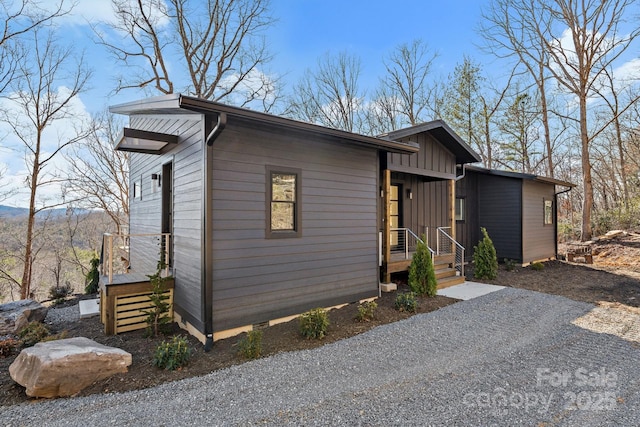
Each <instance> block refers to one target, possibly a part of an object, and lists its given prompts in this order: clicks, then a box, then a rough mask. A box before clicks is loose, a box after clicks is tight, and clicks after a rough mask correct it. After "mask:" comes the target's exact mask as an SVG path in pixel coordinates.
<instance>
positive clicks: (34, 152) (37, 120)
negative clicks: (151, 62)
mask: <svg viewBox="0 0 640 427" xmlns="http://www.w3.org/2000/svg"><path fill="white" fill-rule="evenodd" d="M53 37H54V36H53V34H52V33H51V32H47V33H46V35H43V34H42V33H41V32H40V30H35V31H33V42H32V44H31V45H30V46H29V50H30V55H29V56H28V57H26V56H25V57H22V58H20V61H19V62H18V67H17V71H16V72H17V75H16V78H15V79H14V80H13V82H12V84H11V89H12V92H11V93H10V94H9V95H8V99H9V101H10V103H11V105H12V106H13V107H14V108H11V109H7V110H6V111H3V112H2V115H1V116H0V118H1V120H2V121H4V122H5V123H7V124H8V125H9V127H10V128H11V130H12V134H13V136H14V137H15V138H16V139H17V145H18V146H20V147H21V149H22V150H23V152H24V156H25V166H26V168H27V170H28V176H27V179H26V186H27V188H28V190H29V214H28V217H27V224H26V226H27V229H26V235H25V244H24V255H23V256H22V261H23V263H24V265H23V274H22V279H21V281H20V296H21V298H27V297H28V296H29V294H30V290H31V279H32V270H33V264H34V260H35V257H36V255H37V252H35V251H34V250H33V249H34V246H33V243H34V242H33V238H34V235H35V230H34V227H35V220H36V214H37V213H38V212H40V211H42V210H43V209H46V208H50V207H53V206H58V205H59V203H55V202H53V203H52V202H49V203H47V202H46V201H44V200H42V198H40V197H39V192H40V191H41V190H43V189H44V188H45V187H47V186H49V185H51V184H59V183H61V178H60V177H58V176H56V175H55V173H54V172H53V171H51V167H50V165H51V164H52V163H53V162H54V160H55V159H56V158H57V157H59V155H60V153H62V152H63V151H64V150H65V149H66V148H67V147H69V146H70V145H72V144H74V143H76V142H78V141H80V140H82V139H83V138H85V137H86V136H87V132H86V131H84V130H83V129H75V130H74V132H73V136H71V137H69V138H64V139H62V140H61V139H57V138H55V137H54V138H51V134H50V133H49V132H47V131H48V130H49V129H50V128H51V127H52V126H53V125H54V123H55V122H56V121H58V120H61V119H65V118H70V117H73V111H72V104H73V100H74V99H75V97H76V96H77V95H78V94H79V93H81V92H82V91H83V90H84V88H85V86H86V84H87V80H88V79H89V76H90V72H89V71H88V70H87V69H86V68H85V66H84V63H83V62H82V59H80V60H79V61H77V62H76V63H75V64H74V65H71V64H70V63H71V62H72V61H73V59H74V58H73V56H72V54H71V48H62V47H59V46H58V45H56V43H55V42H54V38H53Z"/></svg>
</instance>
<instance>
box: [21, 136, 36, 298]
mask: <svg viewBox="0 0 640 427" xmlns="http://www.w3.org/2000/svg"><path fill="white" fill-rule="evenodd" d="M39 146H40V144H39V143H38V147H39ZM39 151H40V150H39V149H37V150H36V155H35V158H34V160H33V171H32V173H31V185H30V187H31V188H30V190H31V196H30V198H29V216H28V217H27V235H26V239H25V245H24V271H23V272H22V282H21V283H20V299H27V298H29V297H30V294H31V272H32V271H33V268H32V264H33V259H32V256H33V255H32V252H33V227H34V225H35V219H36V190H37V188H38V173H39V163H38V155H39Z"/></svg>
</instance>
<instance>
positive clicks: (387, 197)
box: [382, 169, 391, 283]
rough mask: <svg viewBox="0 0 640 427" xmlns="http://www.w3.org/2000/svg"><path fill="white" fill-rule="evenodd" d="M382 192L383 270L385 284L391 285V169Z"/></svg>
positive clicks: (384, 176)
mask: <svg viewBox="0 0 640 427" xmlns="http://www.w3.org/2000/svg"><path fill="white" fill-rule="evenodd" d="M382 192H383V199H384V201H383V204H384V209H383V211H384V217H383V224H384V227H383V228H384V230H383V232H382V252H383V254H384V258H383V262H382V268H383V269H384V283H389V282H391V271H390V270H389V263H390V262H391V245H390V242H389V240H390V238H391V171H390V170H389V169H385V170H384V175H383V179H382Z"/></svg>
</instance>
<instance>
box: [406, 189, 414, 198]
mask: <svg viewBox="0 0 640 427" xmlns="http://www.w3.org/2000/svg"><path fill="white" fill-rule="evenodd" d="M407 197H408V198H409V200H413V191H411V189H410V188H407Z"/></svg>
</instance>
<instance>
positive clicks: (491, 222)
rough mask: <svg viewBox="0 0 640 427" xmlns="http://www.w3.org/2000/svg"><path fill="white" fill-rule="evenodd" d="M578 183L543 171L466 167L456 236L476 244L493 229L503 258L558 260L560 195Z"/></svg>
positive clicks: (458, 190) (458, 187)
mask: <svg viewBox="0 0 640 427" xmlns="http://www.w3.org/2000/svg"><path fill="white" fill-rule="evenodd" d="M572 187H574V185H573V184H571V183H569V182H565V181H561V180H558V179H552V178H547V177H543V176H538V175H532V174H525V173H518V172H508V171H501V170H493V169H485V168H481V167H477V166H466V167H465V172H464V178H462V179H460V180H458V182H457V183H456V201H455V204H456V229H457V232H456V235H457V236H458V241H459V242H460V243H461V244H462V245H463V246H464V247H465V248H467V251H466V258H467V261H469V260H471V259H472V256H473V247H474V246H475V245H477V244H478V242H479V241H480V239H481V238H482V234H481V232H480V228H481V227H484V228H486V229H487V233H488V234H489V237H490V238H491V240H492V241H493V244H494V246H495V248H496V253H497V256H498V260H500V261H502V260H503V259H509V260H513V261H516V262H518V263H521V264H528V263H532V262H535V261H542V260H549V259H554V258H555V257H556V255H557V253H558V239H557V236H558V221H557V211H556V207H557V197H558V195H559V194H561V193H565V192H567V191H569V190H571V188H572Z"/></svg>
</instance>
